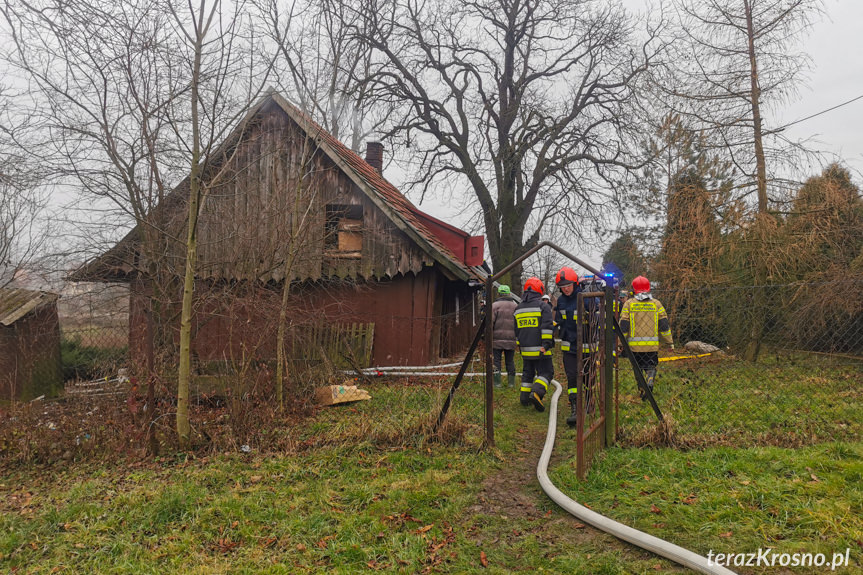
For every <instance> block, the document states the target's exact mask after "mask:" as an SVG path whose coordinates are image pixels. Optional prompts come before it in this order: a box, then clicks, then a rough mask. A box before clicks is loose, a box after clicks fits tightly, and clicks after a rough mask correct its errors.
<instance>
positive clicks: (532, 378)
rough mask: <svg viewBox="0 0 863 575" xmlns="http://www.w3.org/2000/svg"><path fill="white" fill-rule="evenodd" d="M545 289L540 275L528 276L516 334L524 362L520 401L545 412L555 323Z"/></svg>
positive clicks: (516, 325)
mask: <svg viewBox="0 0 863 575" xmlns="http://www.w3.org/2000/svg"><path fill="white" fill-rule="evenodd" d="M544 292H545V286H544V285H542V282H541V281H540V280H539V278H536V277H532V278H529V279H528V280H527V281H526V282H525V283H524V290H523V291H522V295H521V303H520V304H518V306H517V307H516V308H515V313H514V316H515V337H516V340H517V341H518V347H519V350H520V351H521V358H522V363H523V365H524V368H523V370H522V374H521V394H520V396H519V400H520V401H521V404H522V405H531V404H533V406H534V408H536V410H537V411H545V405H543V403H542V400H543V398H544V397H545V393H546V391H548V383H549V382H550V381H551V380H552V378H553V377H554V364H553V363H552V360H551V350H552V349H553V348H554V335H553V331H554V329H553V328H554V323H553V321H552V311H551V306H550V305H548V304H547V303H546V302H544V301H542V294H543V293H544Z"/></svg>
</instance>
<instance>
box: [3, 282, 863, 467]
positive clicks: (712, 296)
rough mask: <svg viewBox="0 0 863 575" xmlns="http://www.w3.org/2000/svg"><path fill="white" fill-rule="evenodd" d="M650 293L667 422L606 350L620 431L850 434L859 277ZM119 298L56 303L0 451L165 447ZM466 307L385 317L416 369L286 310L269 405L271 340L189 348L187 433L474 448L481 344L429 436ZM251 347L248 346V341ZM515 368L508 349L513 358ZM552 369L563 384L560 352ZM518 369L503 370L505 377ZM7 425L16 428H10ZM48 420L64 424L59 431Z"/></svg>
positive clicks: (854, 418) (361, 337)
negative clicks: (47, 360)
mask: <svg viewBox="0 0 863 575" xmlns="http://www.w3.org/2000/svg"><path fill="white" fill-rule="evenodd" d="M653 295H654V296H655V298H656V299H658V300H659V301H661V302H662V304H663V305H664V307H665V309H666V311H667V314H668V318H669V322H670V330H671V333H672V336H673V338H674V342H675V350H674V351H670V350H667V349H664V350H662V351H660V352H659V354H658V358H659V362H658V368H657V371H658V374H657V376H656V379H655V386H654V392H653V393H654V396H655V398H656V401H657V403H658V405H659V407H660V409H661V410H662V412H663V414H664V416H665V418H666V420H667V422H668V425H667V426H665V427H662V426H658V425H657V424H656V421H657V420H656V417H655V415H654V414H653V412H652V410H651V409H650V407H649V406H648V404H646V403H644V402H643V401H642V399H641V398H640V397H639V394H638V392H637V391H636V387H635V382H634V378H633V375H632V368H631V367H630V365H629V364H628V362H627V361H625V360H624V358H621V357H618V369H617V371H616V375H615V379H616V380H617V398H618V400H617V405H616V406H612V407H616V410H617V414H618V417H617V422H618V441H619V443H620V444H622V445H624V446H636V445H655V444H659V443H664V444H668V443H669V442H670V443H671V444H673V445H678V446H680V447H684V448H686V447H698V446H703V445H731V446H749V445H782V446H799V445H806V444H811V443H816V442H824V441H844V440H859V438H860V436H861V431H863V429H861V425H863V424H861V422H863V369H861V368H863V309H861V303H860V302H863V285H861V284H859V283H853V282H843V281H836V282H830V283H822V284H817V285H814V284H793V285H782V286H764V287H735V288H722V287H704V288H700V289H686V290H683V289H680V290H676V289H672V288H665V289H662V290H655V291H654V293H653ZM120 301H121V302H122V300H120ZM124 305H125V306H128V300H126V302H125V304H122V303H118V302H117V301H115V300H111V303H110V305H106V306H104V308H103V307H101V306H99V305H90V304H89V303H88V304H87V305H86V306H85V308H84V309H83V310H82V309H81V308H79V309H77V311H75V313H71V314H70V313H69V312H68V310H64V309H62V308H61V310H60V315H59V327H57V325H56V324H55V325H54V327H53V329H59V332H60V341H61V344H60V345H61V351H62V353H61V365H62V373H63V374H64V379H65V382H66V383H65V392H63V393H61V394H60V395H59V396H58V397H57V398H55V399H54V400H53V401H52V400H51V398H45V399H43V401H42V402H40V403H38V404H34V405H36V406H37V407H32V408H30V412H31V413H30V415H27V414H26V413H25V412H26V411H27V409H28V408H27V406H28V405H30V404H29V403H27V402H24V403H23V406H22V404H20V403H19V405H18V409H17V411H16V416H15V417H13V418H5V419H4V421H3V424H2V426H0V427H2V428H3V429H0V459H4V458H19V459H20V458H24V459H27V458H30V459H34V458H35V459H38V458H40V457H42V458H49V459H50V458H51V457H54V458H56V457H60V456H63V455H66V454H71V455H70V457H78V456H79V455H82V454H86V453H87V449H88V447H87V446H88V445H90V446H92V445H93V444H92V443H88V441H90V440H89V439H87V441H85V440H83V439H82V438H88V437H93V438H95V437H96V435H97V433H98V437H99V442H101V446H102V447H101V448H102V449H111V448H112V447H110V446H114V447H116V448H117V449H121V450H122V449H130V448H132V446H133V447H134V448H136V449H137V448H143V447H146V445H147V441H148V438H150V437H152V436H153V435H155V436H156V438H157V440H158V442H159V443H161V444H162V445H163V446H171V445H173V444H174V442H175V437H174V436H175V433H174V414H175V411H176V407H175V397H176V363H175V362H174V361H172V360H171V359H170V358H171V357H172V356H171V355H170V354H164V355H162V354H160V353H159V352H158V349H157V350H156V353H155V354H154V355H155V356H156V368H157V370H156V371H157V372H158V373H157V375H156V377H155V378H150V377H149V376H148V375H147V373H146V370H144V369H143V368H144V366H143V365H141V363H140V362H141V357H140V356H138V357H136V356H135V355H134V354H133V353H131V352H130V346H129V342H130V339H131V338H134V332H135V330H134V329H132V328H130V323H129V313H128V308H127V307H126V308H125V309H124ZM106 310H107V311H106ZM73 311H74V310H73ZM84 311H86V313H84ZM269 317H271V318H272V317H275V316H273V314H269ZM235 319H237V320H238V321H239V320H241V319H242V321H243V322H245V321H246V320H245V319H243V318H235ZM479 320H480V316H479V315H478V314H477V313H476V310H475V309H473V308H472V307H468V308H465V309H462V310H461V311H460V312H459V313H458V314H452V313H450V314H442V315H440V316H434V317H414V318H411V317H407V316H399V317H398V318H393V319H392V320H391V322H392V324H393V325H397V326H399V327H400V330H399V331H398V332H397V333H398V334H402V335H401V337H406V336H405V335H404V334H408V333H414V334H423V333H424V334H426V335H427V336H428V337H427V338H426V339H423V340H422V341H427V342H428V345H429V346H431V347H433V348H434V349H433V350H426V352H427V356H426V357H429V358H431V359H430V360H429V361H428V364H429V365H428V366H425V368H424V369H422V370H405V369H404V366H402V367H399V368H398V369H386V370H384V369H381V370H373V369H368V368H371V367H377V366H374V365H370V364H373V363H374V357H375V355H374V354H376V353H378V352H380V350H381V347H380V346H382V345H386V346H389V345H391V344H389V343H386V342H387V341H388V340H386V338H385V335H383V334H384V333H385V330H384V329H382V328H381V327H380V326H379V325H375V326H374V327H372V326H370V325H368V323H366V324H362V323H356V322H354V323H348V324H344V329H341V328H339V330H341V331H339V330H335V328H332V327H330V328H327V329H325V327H326V326H322V325H320V322H318V323H316V324H314V325H312V324H310V323H308V322H301V321H297V322H296V323H294V324H293V325H292V328H291V332H290V338H289V340H290V341H291V342H292V345H293V346H294V347H293V348H291V349H292V350H294V351H293V352H292V353H288V354H287V359H286V363H285V366H284V367H285V371H284V373H285V388H284V397H285V401H284V404H285V405H284V409H280V406H278V405H277V403H276V401H275V396H276V391H275V385H276V384H275V379H276V371H277V369H276V367H277V366H276V364H275V361H274V356H273V355H272V353H271V352H272V351H273V349H274V348H273V346H272V345H270V346H263V345H262V346H258V347H255V348H252V347H245V348H243V346H238V347H236V348H234V349H237V350H239V352H238V353H237V354H236V355H228V354H225V355H223V356H222V358H221V360H217V359H214V358H209V359H207V358H202V357H198V358H197V360H196V361H195V364H194V370H193V374H192V426H193V433H194V434H195V441H196V445H197V446H198V447H202V446H203V448H205V449H213V450H220V449H240V448H242V447H247V448H249V449H261V450H293V449H303V448H304V447H306V446H311V445H317V444H321V443H324V444H326V443H337V442H338V443H344V442H347V443H350V442H352V441H372V442H375V443H378V444H380V445H395V446H398V445H402V446H403V445H409V444H417V445H420V444H422V443H423V442H426V441H429V440H435V441H446V442H456V443H459V444H462V445H467V446H471V447H477V448H478V447H480V446H481V445H483V443H484V440H485V437H486V433H485V425H486V421H485V418H486V406H485V402H486V395H485V380H484V377H483V375H482V372H484V369H485V366H484V362H483V360H482V358H484V351H483V350H482V343H481V344H480V349H478V350H477V352H476V353H475V354H474V358H473V361H472V362H471V363H470V364H469V366H468V367H467V371H468V373H469V374H477V375H468V376H467V377H466V378H465V379H464V380H463V381H462V382H461V384H460V386H459V388H458V390H456V392H455V393H454V394H453V396H452V405H451V408H450V410H449V413H448V416H447V418H446V419H445V421H444V425H443V427H442V428H441V429H440V431H439V433H438V434H432V433H431V429H432V428H433V426H434V423H435V421H436V420H437V418H438V415H439V414H440V411H441V408H442V406H443V405H444V403H445V401H446V400H447V398H448V396H449V394H450V391H451V387H452V384H453V381H454V379H455V376H454V375H452V374H454V373H456V372H457V371H458V368H459V366H460V362H461V360H463V359H464V351H465V349H466V348H467V347H468V345H469V343H470V341H471V340H472V339H473V335H475V333H476V330H477V329H478V327H479ZM46 325H47V324H46ZM223 325H230V324H223ZM266 330H269V331H266ZM266 330H265V329H264V328H262V327H261V325H256V326H255V328H254V330H253V331H254V333H255V334H257V335H258V336H259V339H267V338H270V339H272V338H273V334H274V333H275V330H274V328H273V327H272V326H270V327H268V328H266ZM334 330H335V331H334ZM236 333H238V332H235V335H236ZM334 333H335V334H337V335H333V334H334ZM338 334H341V335H338ZM417 341H420V340H417ZM310 342H317V343H310ZM297 346H298V347H297ZM327 346H329V348H328V347H327ZM407 347H410V346H407ZM244 349H245V350H246V352H245V353H246V355H243V353H244V352H243V350H244ZM252 349H254V350H256V351H257V354H250V353H248V350H252ZM297 349H306V350H307V351H308V350H309V349H313V350H316V352H317V353H298V352H296V350H297ZM393 349H394V348H393ZM372 352H374V353H372ZM555 354H556V355H559V351H555ZM559 359H560V358H559V357H556V363H558V364H559V361H557V360H559ZM401 363H403V364H404V363H406V361H402V362H401ZM433 364H438V366H437V367H435V366H433ZM440 364H444V365H440ZM447 364H449V365H447ZM519 365H520V362H518V361H517V370H518V366H519ZM556 371H557V373H558V374H559V375H558V379H561V381H563V380H562V377H563V370H562V369H561V368H560V365H558V368H557V370H556ZM420 373H423V375H419V374H420ZM519 380H520V374H519V373H518V372H517V373H516V386H518V382H519ZM502 384H503V387H504V389H500V390H496V391H495V401H496V402H502V401H516V397H517V388H516V389H515V390H511V393H509V392H510V390H508V389H506V387H507V385H508V378H506V377H504V378H502ZM353 386H356V388H358V389H363V390H365V391H366V392H367V393H368V396H369V397H371V401H365V400H363V399H361V400H358V401H352V402H347V403H345V404H337V405H335V406H333V407H322V406H321V405H320V395H319V390H320V389H328V388H333V387H335V388H340V387H341V388H351V387H353ZM150 387H152V388H153V389H152V392H151V390H150ZM151 393H152V396H151V395H150V394H151ZM49 402H50V406H49ZM500 405H501V404H500V403H497V405H496V412H497V408H498V407H499V406H500ZM42 406H45V407H44V409H43V407H42ZM0 409H2V407H0ZM13 409H14V408H13ZM565 411H566V410H561V413H565ZM310 414H315V418H314V423H313V424H312V425H311V426H308V425H303V424H302V422H304V421H307V416H308V415H310ZM561 417H562V418H563V417H565V415H562V416H561ZM106 422H110V425H109V424H107V423H106ZM49 425H51V426H54V427H53V428H51V433H50V434H48V435H46V438H45V439H44V441H42V440H40V439H39V438H38V437H37V436H36V435H38V434H36V435H34V433H35V431H34V430H36V431H39V430H42V431H45V430H47V429H49V428H48V426H49ZM10 426H12V427H14V426H17V427H16V429H17V431H16V429H12V427H10ZM22 426H29V427H28V429H29V431H28V432H27V437H28V438H29V439H26V440H22V436H21V435H20V434H19V435H16V434H15V433H18V432H20V430H21V427H22ZM58 426H59V427H63V426H68V429H66V430H65V431H64V432H63V433H62V434H61V435H62V437H63V438H65V439H63V440H62V441H60V440H58V433H60V432H59V431H58V429H59V428H58ZM63 429H65V427H63ZM561 429H565V427H563V426H562V427H561ZM94 430H99V431H98V432H94ZM46 433H47V432H46ZM4 438H5V439H4ZM10 438H16V439H14V441H13V440H12V439H10ZM4 441H5V442H6V443H4ZM16 442H17V443H16ZM16 446H17V447H16ZM40 446H41V447H40Z"/></svg>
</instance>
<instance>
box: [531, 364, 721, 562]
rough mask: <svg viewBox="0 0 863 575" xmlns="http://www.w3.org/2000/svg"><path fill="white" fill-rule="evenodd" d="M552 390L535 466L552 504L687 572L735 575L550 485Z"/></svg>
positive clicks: (557, 385) (557, 389) (553, 428)
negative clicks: (692, 570) (587, 505)
mask: <svg viewBox="0 0 863 575" xmlns="http://www.w3.org/2000/svg"><path fill="white" fill-rule="evenodd" d="M551 383H553V384H554V387H555V391H554V396H552V398H551V406H550V409H549V413H548V435H546V437H545V446H543V448H542V455H540V456H539V464H538V465H537V467H536V476H537V478H539V484H540V486H541V487H542V490H543V491H545V493H546V495H548V496H549V497H550V498H551V500H552V501H554V502H555V503H557V504H558V505H559V506H561V507H562V508H563V509H564V510H566V511H567V512H568V513H570V514H572V515H574V516H575V517H577V518H578V519H580V520H581V521H584V522H585V523H589V524H590V525H593V526H594V527H596V528H597V529H600V530H602V531H605V532H606V533H610V534H611V535H614V536H615V537H617V538H618V539H623V540H624V541H627V542H629V543H632V544H633V545H636V546H638V547H641V548H642V549H647V550H648V551H650V552H652V553H656V554H657V555H661V556H663V557H665V558H667V559H671V560H672V561H674V562H675V563H679V564H680V565H683V566H685V567H689V568H690V569H694V570H695V571H698V572H700V573H707V574H708V575H735V574H734V571H731V570H730V569H726V568H725V567H722V566H721V565H716V564H712V563H711V564H708V561H707V558H706V557H702V556H701V555H698V554H697V553H693V552H692V551H689V550H687V549H684V548H683V547H680V546H678V545H675V544H673V543H669V542H668V541H665V540H664V539H660V538H659V537H654V536H653V535H648V534H647V533H644V532H642V531H639V530H637V529H633V528H632V527H628V526H626V525H623V524H622V523H618V522H617V521H614V520H612V519H609V518H608V517H605V516H604V515H600V514H599V513H597V512H595V511H591V510H590V509H588V508H587V507H584V506H583V505H579V504H578V503H576V502H575V501H573V500H572V499H570V498H569V497H567V496H566V495H565V494H564V493H563V492H562V491H561V490H560V489H558V488H557V487H555V486H554V484H552V482H551V480H550V479H549V478H548V462H549V460H550V459H551V451H552V449H553V448H554V438H555V434H556V433H557V400H558V398H559V397H560V394H561V391H562V388H561V386H560V383H558V382H557V380H552V381H551Z"/></svg>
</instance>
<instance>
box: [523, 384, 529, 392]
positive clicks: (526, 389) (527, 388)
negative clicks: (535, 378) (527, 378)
mask: <svg viewBox="0 0 863 575" xmlns="http://www.w3.org/2000/svg"><path fill="white" fill-rule="evenodd" d="M521 391H530V388H529V387H525V386H524V384H521Z"/></svg>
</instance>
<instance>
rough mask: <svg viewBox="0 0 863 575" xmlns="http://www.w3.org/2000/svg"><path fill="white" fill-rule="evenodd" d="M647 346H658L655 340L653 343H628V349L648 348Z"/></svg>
mask: <svg viewBox="0 0 863 575" xmlns="http://www.w3.org/2000/svg"><path fill="white" fill-rule="evenodd" d="M649 345H659V340H655V341H636V342H634V343H633V342H630V343H629V347H647V346H649Z"/></svg>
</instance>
